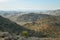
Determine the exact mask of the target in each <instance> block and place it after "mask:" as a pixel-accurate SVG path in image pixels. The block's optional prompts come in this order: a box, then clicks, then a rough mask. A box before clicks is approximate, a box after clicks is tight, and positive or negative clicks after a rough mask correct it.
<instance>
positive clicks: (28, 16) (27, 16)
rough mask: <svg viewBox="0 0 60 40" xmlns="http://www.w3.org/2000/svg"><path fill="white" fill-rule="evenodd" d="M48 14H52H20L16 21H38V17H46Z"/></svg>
mask: <svg viewBox="0 0 60 40" xmlns="http://www.w3.org/2000/svg"><path fill="white" fill-rule="evenodd" d="M48 16H50V15H47V14H37V13H29V14H24V15H21V16H18V18H17V20H16V21H18V22H33V21H36V20H37V19H40V18H45V17H48Z"/></svg>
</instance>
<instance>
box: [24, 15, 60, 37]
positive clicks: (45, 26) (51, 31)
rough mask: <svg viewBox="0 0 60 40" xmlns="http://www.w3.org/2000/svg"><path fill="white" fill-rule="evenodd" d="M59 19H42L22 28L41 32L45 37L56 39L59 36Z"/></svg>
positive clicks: (54, 17)
mask: <svg viewBox="0 0 60 40" xmlns="http://www.w3.org/2000/svg"><path fill="white" fill-rule="evenodd" d="M59 18H60V17H59V16H58V17H57V16H52V17H47V18H42V19H39V20H37V21H36V22H32V23H27V24H25V25H24V26H25V27H26V28H28V29H31V30H34V31H37V32H43V33H44V34H46V35H49V36H53V37H57V36H56V35H58V36H59V35H60V19H59Z"/></svg>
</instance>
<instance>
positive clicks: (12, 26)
mask: <svg viewBox="0 0 60 40" xmlns="http://www.w3.org/2000/svg"><path fill="white" fill-rule="evenodd" d="M23 30H28V29H26V28H24V27H23V26H20V25H18V24H16V23H15V22H12V21H10V20H9V19H6V18H4V17H2V16H0V31H4V32H5V31H6V32H11V33H18V32H21V31H23Z"/></svg>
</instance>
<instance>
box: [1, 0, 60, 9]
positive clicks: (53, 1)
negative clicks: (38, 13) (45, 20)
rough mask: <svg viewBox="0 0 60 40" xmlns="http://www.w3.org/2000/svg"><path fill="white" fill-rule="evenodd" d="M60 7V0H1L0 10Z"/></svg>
mask: <svg viewBox="0 0 60 40" xmlns="http://www.w3.org/2000/svg"><path fill="white" fill-rule="evenodd" d="M29 9H30V10H49V9H50V10H52V9H60V0H0V10H29Z"/></svg>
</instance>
